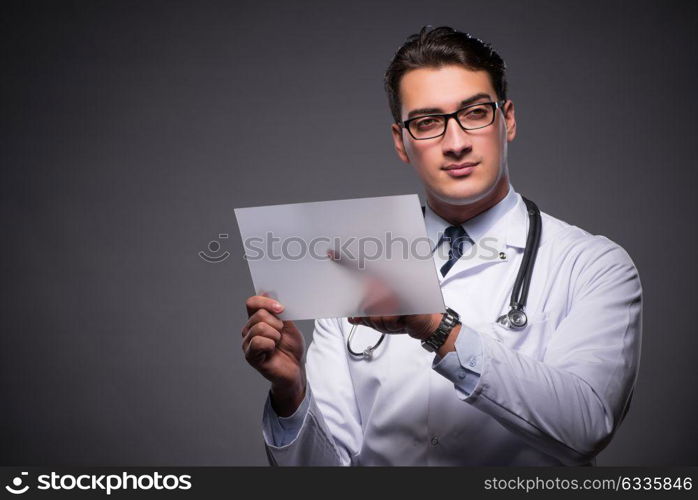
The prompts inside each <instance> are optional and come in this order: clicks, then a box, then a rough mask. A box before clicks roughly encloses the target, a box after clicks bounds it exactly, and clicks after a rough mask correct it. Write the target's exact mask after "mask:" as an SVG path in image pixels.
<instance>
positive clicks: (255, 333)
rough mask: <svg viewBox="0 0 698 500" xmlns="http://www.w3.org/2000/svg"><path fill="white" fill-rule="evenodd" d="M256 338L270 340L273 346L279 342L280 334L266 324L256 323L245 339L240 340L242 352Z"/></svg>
mask: <svg viewBox="0 0 698 500" xmlns="http://www.w3.org/2000/svg"><path fill="white" fill-rule="evenodd" d="M256 337H264V338H268V339H271V340H273V341H274V345H276V344H278V343H279V341H280V340H281V333H280V332H279V331H278V330H276V329H274V328H272V327H271V326H270V325H269V324H267V323H257V324H256V325H253V326H252V328H250V330H249V332H248V333H247V335H245V338H243V339H242V350H243V351H246V350H247V347H248V346H249V344H250V342H252V339H254V338H256Z"/></svg>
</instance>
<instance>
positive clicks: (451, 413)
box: [264, 186, 642, 465]
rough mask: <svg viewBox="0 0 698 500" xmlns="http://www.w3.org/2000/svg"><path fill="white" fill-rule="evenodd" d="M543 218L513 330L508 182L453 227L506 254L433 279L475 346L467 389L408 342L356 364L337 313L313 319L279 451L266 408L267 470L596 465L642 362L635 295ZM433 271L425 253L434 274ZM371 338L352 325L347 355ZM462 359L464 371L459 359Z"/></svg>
mask: <svg viewBox="0 0 698 500" xmlns="http://www.w3.org/2000/svg"><path fill="white" fill-rule="evenodd" d="M534 201H535V200H534ZM541 215H542V234H541V245H540V247H539V250H538V256H537V260H536V262H535V267H534V269H533V276H532V280H531V287H530V291H529V295H528V302H527V305H526V309H525V310H526V312H527V314H528V325H527V326H526V327H525V328H523V329H522V330H510V329H508V328H506V327H503V326H501V325H500V324H498V323H496V321H495V320H496V319H497V318H498V317H499V316H500V315H502V314H504V313H506V312H507V311H508V310H509V299H510V295H511V290H512V287H513V284H514V280H515V277H516V273H517V271H518V269H519V265H520V263H521V258H522V255H523V251H524V247H525V243H526V234H527V230H528V223H529V220H528V215H527V212H526V207H525V204H524V202H523V200H522V199H521V197H520V195H519V194H518V193H516V192H515V191H514V189H513V187H511V186H510V191H509V194H508V195H507V197H506V198H505V199H504V200H502V201H501V202H500V203H499V204H498V205H496V206H495V207H492V208H491V209H490V210H488V211H486V212H484V213H483V214H480V215H479V216H477V217H475V218H474V219H471V220H470V221H468V222H467V223H466V224H464V227H465V228H466V230H467V231H468V233H469V234H470V236H471V237H472V238H473V240H474V241H475V242H476V243H477V242H478V241H485V240H483V238H492V239H493V240H490V241H496V243H494V246H495V247H496V249H497V253H498V252H499V251H501V252H504V254H505V258H503V259H502V258H496V259H492V258H491V252H489V253H488V255H489V257H487V258H485V257H482V258H479V257H473V256H472V255H471V257H470V258H465V257H464V258H461V260H459V261H458V262H457V263H456V264H455V266H454V267H453V268H452V269H451V270H450V271H449V273H448V274H447V276H446V278H442V277H441V274H440V273H438V274H439V278H440V279H441V287H442V292H443V295H444V300H445V303H446V305H448V306H449V307H451V308H453V309H455V310H456V311H457V312H458V313H459V314H460V315H461V320H462V322H463V329H464V330H462V331H465V329H466V328H467V329H471V330H472V331H471V334H473V332H474V334H475V335H478V336H479V339H480V343H481V348H482V360H481V361H482V363H481V366H482V370H481V375H480V377H479V380H478V382H477V386H476V387H475V389H474V390H473V392H472V393H471V394H466V393H464V392H462V391H459V390H458V388H457V387H456V386H455V385H454V382H452V381H451V380H449V379H447V378H446V377H445V376H443V375H441V374H439V373H437V372H436V371H435V370H434V369H433V365H432V363H433V362H434V360H435V359H434V357H435V355H434V354H432V353H429V352H427V351H426V350H424V349H423V348H422V347H421V345H420V343H419V341H418V340H416V339H413V338H411V337H409V336H407V335H390V336H387V337H386V339H385V341H384V342H383V344H382V345H381V346H380V347H379V348H378V350H377V351H376V353H375V354H374V358H373V359H372V360H371V361H365V360H363V359H357V358H354V357H352V356H351V355H350V354H348V352H347V349H346V339H347V336H348V334H349V331H350V329H351V325H350V324H349V323H348V322H347V320H346V319H345V318H335V319H321V320H317V321H316V323H315V331H314V335H313V340H312V342H311V344H310V346H309V348H308V352H307V357H306V358H307V359H306V370H307V376H308V384H309V391H308V393H309V395H308V397H309V399H310V401H309V405H310V406H309V410H308V412H307V413H306V415H305V417H304V418H303V424H302V426H301V428H300V431H299V433H298V435H297V436H296V437H295V439H293V440H292V441H291V442H290V443H289V444H287V445H284V446H274V444H273V440H272V439H271V437H270V436H269V430H268V429H269V425H268V421H267V420H268V419H269V418H270V416H269V404H268V401H267V409H266V411H265V417H264V418H265V421H267V422H265V424H264V438H265V445H266V450H267V455H268V457H269V460H270V463H272V464H278V465H579V464H590V463H591V464H593V463H595V459H594V457H595V456H596V454H597V453H598V452H599V451H600V450H601V449H602V448H603V447H604V446H605V445H606V444H607V443H608V441H609V440H610V439H611V437H612V436H613V433H614V432H615V430H616V429H617V427H618V425H619V424H620V422H621V420H622V419H623V417H624V415H625V412H626V411H627V408H628V405H629V403H630V399H631V395H632V390H633V387H634V384H635V380H636V376H637V370H638V365H639V357H640V341H641V330H642V300H641V297H642V287H641V284H640V279H639V275H638V272H637V269H636V268H635V265H634V264H633V262H632V260H631V258H630V257H629V255H628V254H627V252H626V251H625V250H624V249H623V248H621V247H620V246H619V245H617V244H616V243H614V242H612V241H611V240H609V239H608V238H606V237H604V236H594V235H590V234H589V233H587V232H585V231H583V230H582V229H580V228H578V227H575V226H572V225H570V224H567V223H565V222H563V221H561V220H559V219H556V218H554V217H551V216H550V215H548V214H546V213H544V212H542V214H541ZM426 224H427V232H428V234H429V236H430V237H431V238H433V240H436V236H435V232H436V231H437V230H438V229H443V228H444V227H445V226H446V223H445V222H444V221H443V220H441V219H440V218H439V217H438V216H436V215H435V214H434V213H433V212H432V211H431V210H430V209H429V208H428V209H427V213H426ZM489 246H490V247H491V246H492V244H491V243H490V244H489ZM482 253H483V254H484V253H487V252H482ZM466 254H467V252H466ZM441 263H442V261H440V260H439V259H438V258H436V257H435V265H436V266H437V268H439V267H440V265H441ZM461 334H462V333H461ZM378 337H379V333H378V332H376V331H375V330H372V329H370V328H366V327H363V326H361V327H359V328H358V329H357V332H356V335H355V337H354V341H353V344H352V347H353V348H354V350H355V351H361V350H363V348H364V347H365V346H367V345H371V344H372V343H374V342H375V341H376V340H377V339H378ZM438 359H439V358H437V359H436V361H438ZM460 362H461V363H462V365H463V367H464V368H467V365H466V360H463V359H461V360H460Z"/></svg>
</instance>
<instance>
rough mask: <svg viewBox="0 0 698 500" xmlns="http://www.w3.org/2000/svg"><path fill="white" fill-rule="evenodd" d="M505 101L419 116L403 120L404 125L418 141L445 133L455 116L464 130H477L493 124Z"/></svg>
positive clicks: (481, 103) (480, 103)
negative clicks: (450, 120) (449, 122)
mask: <svg viewBox="0 0 698 500" xmlns="http://www.w3.org/2000/svg"><path fill="white" fill-rule="evenodd" d="M505 102H506V101H497V102H479V103H477V104H471V105H470V106H466V107H464V108H461V109H459V110H458V111H456V112H454V113H446V114H439V115H425V116H417V117H416V118H410V119H409V120H405V121H404V122H402V127H403V128H406V129H407V131H408V132H409V133H410V135H411V136H412V137H413V138H414V139H417V140H418V141H422V140H425V139H434V138H435V137H439V136H441V135H444V134H445V133H446V126H447V125H448V120H449V119H450V118H455V119H456V122H457V123H458V125H460V128H462V129H463V130H476V129H478V128H484V127H487V126H489V125H492V123H493V122H494V116H495V113H496V111H497V109H499V108H502V107H503V106H504V103H505Z"/></svg>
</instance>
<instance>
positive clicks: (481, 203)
mask: <svg viewBox="0 0 698 500" xmlns="http://www.w3.org/2000/svg"><path fill="white" fill-rule="evenodd" d="M508 192H509V179H508V177H507V176H504V177H502V179H500V182H499V183H498V184H497V185H496V186H495V188H494V189H493V190H492V192H491V193H489V194H488V195H487V196H485V197H483V198H481V199H480V200H477V201H475V202H473V203H468V204H465V205H453V204H451V203H447V202H444V201H442V200H439V199H438V198H436V197H434V196H432V195H431V194H429V193H427V202H428V203H429V206H430V207H431V209H432V210H433V211H434V213H435V214H437V215H438V216H439V217H441V218H442V219H443V220H445V221H446V222H448V223H449V224H452V225H454V226H457V225H460V224H463V223H464V222H466V221H468V220H470V219H472V218H473V217H476V216H478V215H480V214H481V213H482V212H484V211H485V210H488V209H490V208H492V207H493V206H495V205H496V204H497V203H499V202H500V201H502V200H503V199H504V198H505V197H506V195H507V193H508Z"/></svg>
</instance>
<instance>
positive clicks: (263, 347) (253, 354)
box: [245, 337, 276, 364]
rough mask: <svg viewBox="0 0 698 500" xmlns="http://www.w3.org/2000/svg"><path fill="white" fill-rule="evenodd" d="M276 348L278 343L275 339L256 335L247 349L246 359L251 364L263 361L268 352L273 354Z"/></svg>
mask: <svg viewBox="0 0 698 500" xmlns="http://www.w3.org/2000/svg"><path fill="white" fill-rule="evenodd" d="M274 349H276V344H275V343H274V341H273V340H271V339H269V338H266V337H254V338H253V339H252V340H251V341H250V344H249V345H248V346H247V349H245V359H246V360H247V362H248V363H250V364H255V363H257V362H259V361H263V360H264V359H265V358H266V357H267V355H268V354H271V353H272V352H274Z"/></svg>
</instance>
